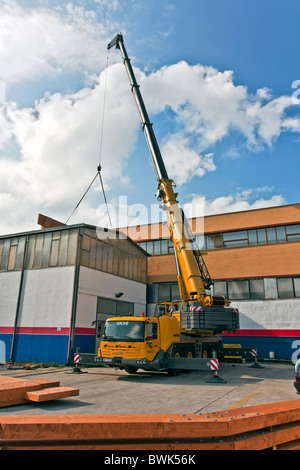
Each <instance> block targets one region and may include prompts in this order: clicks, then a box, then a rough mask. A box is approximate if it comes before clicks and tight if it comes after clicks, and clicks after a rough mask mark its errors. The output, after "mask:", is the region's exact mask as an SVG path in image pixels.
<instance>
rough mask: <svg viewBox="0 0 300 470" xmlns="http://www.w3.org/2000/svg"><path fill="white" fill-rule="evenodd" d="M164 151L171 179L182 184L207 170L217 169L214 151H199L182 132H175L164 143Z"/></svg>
mask: <svg viewBox="0 0 300 470" xmlns="http://www.w3.org/2000/svg"><path fill="white" fill-rule="evenodd" d="M162 153H163V156H164V161H165V164H166V168H167V171H168V175H169V177H170V178H171V179H174V181H175V182H176V184H178V185H181V184H183V183H186V182H187V181H190V180H191V179H192V178H193V177H195V176H199V177H201V176H203V175H204V174H205V173H206V172H207V171H215V170H216V166H215V164H214V162H213V153H208V154H205V155H201V154H199V153H197V152H196V151H195V150H194V149H193V148H191V144H190V143H189V142H188V139H187V138H186V137H185V136H182V135H180V134H173V135H172V136H170V137H169V138H167V139H166V142H165V143H164V144H163V145H162Z"/></svg>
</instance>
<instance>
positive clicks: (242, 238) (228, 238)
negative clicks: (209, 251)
mask: <svg viewBox="0 0 300 470" xmlns="http://www.w3.org/2000/svg"><path fill="white" fill-rule="evenodd" d="M223 240H224V248H230V247H235V246H245V245H248V233H247V230H241V231H238V232H228V233H223Z"/></svg>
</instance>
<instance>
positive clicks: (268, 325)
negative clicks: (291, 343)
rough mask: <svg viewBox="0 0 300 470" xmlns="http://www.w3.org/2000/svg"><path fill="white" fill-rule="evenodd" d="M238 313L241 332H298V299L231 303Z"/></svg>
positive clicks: (299, 315) (299, 326)
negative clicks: (263, 330)
mask: <svg viewBox="0 0 300 470" xmlns="http://www.w3.org/2000/svg"><path fill="white" fill-rule="evenodd" d="M230 306H231V307H234V308H238V309H239V312H240V329H241V330H249V329H250V330H251V329H253V330H259V329H266V330H284V329H287V330H293V329H295V330H299V329H300V322H299V317H300V299H276V300H255V301H254V300H252V301H251V300H249V301H241V302H232V303H231V304H230Z"/></svg>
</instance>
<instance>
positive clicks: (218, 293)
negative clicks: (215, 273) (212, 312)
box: [214, 281, 227, 297]
mask: <svg viewBox="0 0 300 470" xmlns="http://www.w3.org/2000/svg"><path fill="white" fill-rule="evenodd" d="M214 296H215V297H222V296H224V297H227V287H226V281H216V282H215V283H214Z"/></svg>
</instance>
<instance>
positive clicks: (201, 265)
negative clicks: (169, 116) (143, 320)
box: [107, 34, 229, 307]
mask: <svg viewBox="0 0 300 470" xmlns="http://www.w3.org/2000/svg"><path fill="white" fill-rule="evenodd" d="M112 47H116V48H117V49H120V51H121V54H122V57H123V60H124V65H125V68H126V71H127V74H128V77H129V81H130V85H131V91H132V93H133V95H134V97H135V100H136V104H137V107H138V110H139V113H140V117H141V122H142V127H143V131H144V134H145V137H146V141H147V144H148V148H149V152H150V156H151V159H152V162H153V166H154V170H155V174H156V178H157V181H158V189H157V193H156V196H157V198H158V200H159V201H162V206H161V207H162V208H163V209H164V210H165V211H166V214H167V221H168V226H169V230H170V239H171V241H172V243H173V245H174V247H175V256H176V264H177V269H178V273H177V274H178V276H177V277H178V284H179V291H180V297H181V299H182V300H188V301H198V302H202V305H203V306H221V307H222V306H225V305H229V302H228V301H227V300H226V299H225V298H224V297H212V296H211V295H208V294H207V292H206V290H208V289H210V287H211V286H212V285H213V281H212V279H211V277H210V275H209V272H208V269H207V266H206V264H205V262H204V259H203V257H202V255H201V253H200V251H199V249H198V248H197V246H196V243H195V237H194V236H193V234H192V232H191V230H190V227H189V225H188V223H187V221H186V219H185V216H184V212H183V210H182V209H181V208H180V207H179V204H178V201H177V199H176V198H177V195H178V193H175V192H174V187H175V184H174V181H173V180H172V179H170V178H169V176H168V173H167V170H166V167H165V164H164V161H163V158H162V155H161V152H160V149H159V146H158V143H157V140H156V137H155V134H154V131H153V127H152V124H151V122H150V119H149V116H148V113H147V110H146V107H145V104H144V101H143V98H142V95H141V92H140V87H139V85H138V84H137V81H136V78H135V75H134V72H133V69H132V66H131V63H130V59H129V57H128V55H127V52H126V48H125V46H124V41H123V35H122V34H117V35H116V36H115V37H114V39H113V40H112V41H111V42H110V43H109V44H108V46H107V48H108V49H111V48H112Z"/></svg>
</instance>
